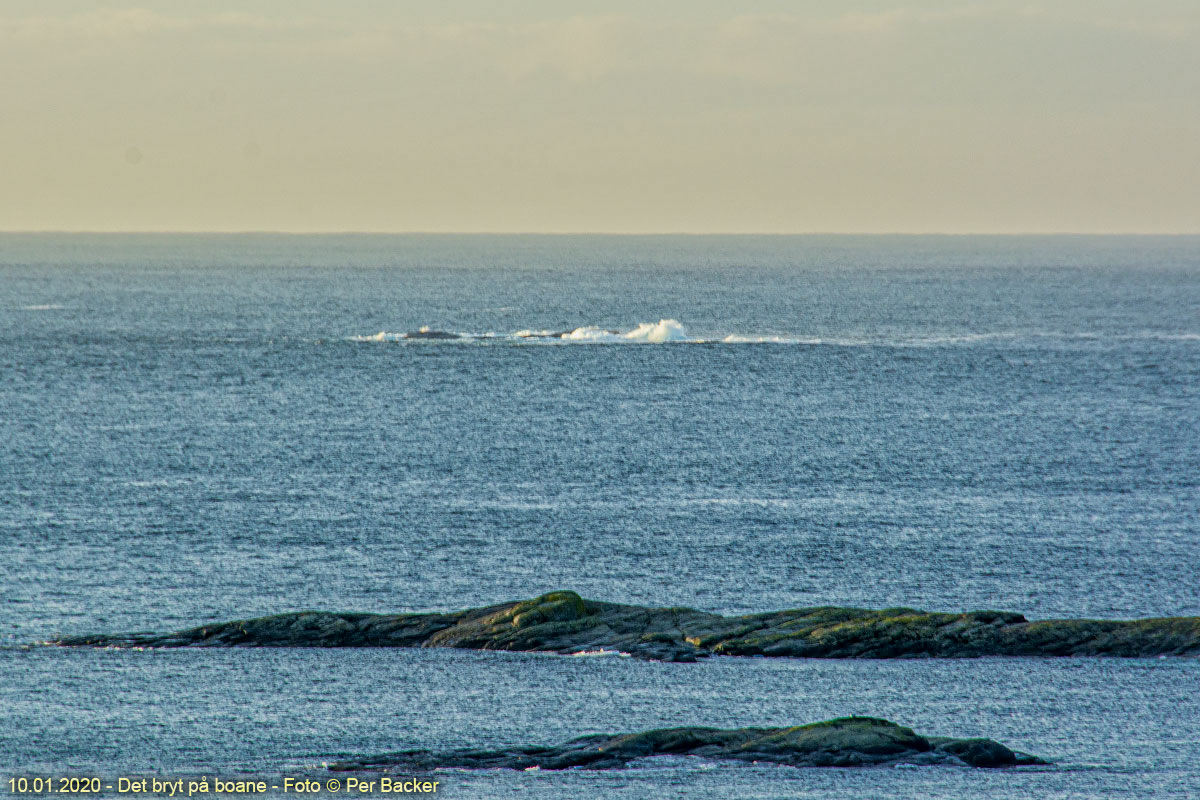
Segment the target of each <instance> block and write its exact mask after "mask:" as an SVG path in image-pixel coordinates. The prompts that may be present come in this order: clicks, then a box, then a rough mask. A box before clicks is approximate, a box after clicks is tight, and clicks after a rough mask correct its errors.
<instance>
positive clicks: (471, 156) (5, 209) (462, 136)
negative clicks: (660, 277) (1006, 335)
mask: <svg viewBox="0 0 1200 800" xmlns="http://www.w3.org/2000/svg"><path fill="white" fill-rule="evenodd" d="M498 8H499V10H498ZM0 75H3V76H4V79H3V80H2V81H0V229H3V230H98V231H108V230H184V231H203V230H279V231H342V230H367V231H498V232H508V231H546V232H566V231H613V232H696V233H707V232H807V231H829V232H843V231H844V232H885V231H896V232H948V233H958V232H1053V231H1074V232H1097V233H1104V232H1146V233H1171V232H1190V233H1196V232H1200V3H1198V2H1196V0H1146V1H1145V2H1136V3H1135V2H1130V1H1129V0H1122V1H1121V2H1113V1H1111V0H1054V2H1042V3H1031V2H1015V1H1014V2H1008V1H1007V0H996V2H935V0H923V1H918V0H896V2H892V3H881V2H854V1H853V0H851V1H848V2H842V1H840V0H839V1H834V0H829V1H828V2H816V1H810V2H802V1H800V0H792V1H791V2H782V1H780V2H758V3H737V4H734V3H719V2H711V1H709V0H661V1H660V2H652V3H644V2H643V3H634V2H622V1H621V0H609V1H608V2H604V3H600V2H561V0H560V1H559V2H549V0H540V1H539V0H529V1H528V2H519V3H495V2H484V1H483V0H470V1H468V0H457V1H455V0H444V1H443V2H391V1H390V0H388V1H385V0H343V1H342V2H337V3H333V2H315V1H314V0H240V1H239V2H227V1H226V0H211V1H208V2H203V3H179V2H152V1H151V0H146V1H145V2H140V3H137V4H136V5H125V4H121V3H115V4H114V3H103V2H82V1H77V2H67V1H65V0H37V1H36V2H35V1H34V0H6V2H5V3H4V4H3V6H2V7H0Z"/></svg>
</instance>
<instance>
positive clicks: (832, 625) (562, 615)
mask: <svg viewBox="0 0 1200 800" xmlns="http://www.w3.org/2000/svg"><path fill="white" fill-rule="evenodd" d="M45 644H51V645H59V646H64V647H81V646H90V647H193V646H199V647H455V648H465V649H475V650H511V651H524V652H551V653H563V654H570V653H580V652H591V651H597V650H612V651H618V652H622V653H627V654H629V655H631V656H634V657H637V658H644V659H652V660H660V661H695V660H697V659H699V658H703V657H705V656H710V655H725V656H771V657H793V658H972V657H978V656H1127V657H1149V656H1162V655H1174V656H1183V655H1197V654H1200V617H1164V618H1159V619H1141V620H1088V619H1059V620H1042V621H1030V620H1027V619H1025V617H1023V616H1022V615H1020V614H1016V613H1012V612H1007V611H968V612H965V613H939V612H929V611H916V610H913V609H911V608H889V609H884V610H868V609H861V608H839V607H833V606H823V607H818V608H800V609H793V610H789V611H774V612H766V613H760V614H746V615H743V616H729V617H726V616H721V615H719V614H711V613H708V612H705V611H697V610H695V609H691V608H649V607H645V606H634V605H623V604H620V603H606V602H601V601H596V600H585V599H583V598H582V597H580V596H579V595H578V594H576V593H574V592H569V591H562V592H551V593H549V594H545V595H542V596H541V597H536V598H534V599H532V600H521V601H514V602H509V603H501V604H499V605H494V606H488V607H486V608H473V609H468V610H466V611H458V612H452V613H428V614H365V613H337V612H328V611H298V612H293V613H287V614H277V615H275V616H270V617H259V618H256V619H247V620H238V621H234V622H221V623H214V624H211V625H204V626H202V627H197V628H191V629H188V630H184V631H177V632H174V633H122V634H107V635H105V634H102V635H87V636H67V637H63V638H60V639H56V640H53V641H50V642H46V643H45Z"/></svg>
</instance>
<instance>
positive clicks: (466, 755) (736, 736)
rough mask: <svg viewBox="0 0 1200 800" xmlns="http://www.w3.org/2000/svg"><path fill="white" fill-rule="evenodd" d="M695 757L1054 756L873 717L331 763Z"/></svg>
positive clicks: (564, 765)
mask: <svg viewBox="0 0 1200 800" xmlns="http://www.w3.org/2000/svg"><path fill="white" fill-rule="evenodd" d="M668 755H670V756H694V757H698V758H704V759H709V760H734V761H747V762H758V763H774V764H784V765H787V766H793V767H861V766H879V765H886V764H919V765H946V766H959V767H964V766H965V767H986V768H993V767H1015V766H1025V765H1034V764H1045V763H1046V762H1045V761H1043V760H1041V759H1040V758H1037V757H1036V756H1031V755H1028V754H1026V753H1020V752H1017V751H1014V750H1010V749H1009V748H1008V747H1005V746H1004V745H1002V744H1000V743H999V742H996V741H993V740H991V739H952V738H946V737H925V736H920V735H918V734H916V733H914V732H913V731H912V729H910V728H905V727H902V726H900V725H897V724H896V723H894V722H888V721H887V720H882V719H874V718H872V717H843V718H841V719H833V720H828V721H826V722H817V723H813V724H811V725H799V726H796V727H792V728H737V729H732V730H724V729H720V728H665V729H661V730H652V731H644V732H642V733H620V734H594V735H591V736H583V737H581V738H578V739H572V740H571V741H569V742H565V743H563V744H561V745H557V746H552V747H511V748H504V749H499V750H472V749H467V750H450V751H446V752H440V753H439V752H433V751H429V750H408V751H404V752H398V753H388V754H383V755H377V756H370V757H366V758H359V759H349V760H346V761H340V762H337V763H334V764H331V765H329V769H331V770H334V771H338V772H357V771H375V770H383V771H398V772H424V771H430V770H435V769H517V770H524V769H535V768H536V769H547V770H557V769H573V768H574V769H616V768H620V767H624V766H626V765H628V764H630V763H631V762H634V761H638V760H640V759H644V758H651V757H653V756H668Z"/></svg>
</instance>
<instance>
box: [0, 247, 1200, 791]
mask: <svg viewBox="0 0 1200 800" xmlns="http://www.w3.org/2000/svg"><path fill="white" fill-rule="evenodd" d="M422 328H424V329H425V332H424V334H423V335H421V336H419V337H408V336H406V334H408V333H410V332H418V331H421V330H422ZM439 333H440V334H445V335H447V336H446V337H441V336H439V337H438V338H430V337H431V336H437V335H438V334H439ZM564 333H565V334H567V336H566V337H563V336H561V335H560V334H564ZM449 335H453V336H452V337H450V336H449ZM554 589H573V590H575V591H578V592H579V593H580V594H582V595H584V596H585V597H590V598H595V599H601V600H611V601H620V602H629V603H642V604H654V605H689V606H694V607H698V608H703V609H707V610H712V611H717V612H723V613H744V612H752V611H765V610H773V609H780V608H789V607H799V606H813V605H853V606H864V607H872V608H882V607H890V606H910V607H915V608H924V609H932V610H962V609H976V608H998V609H1005V610H1012V611H1019V612H1021V613H1024V614H1025V615H1026V616H1028V617H1030V618H1031V619H1033V618H1052V617H1119V618H1129V617H1143V616H1167V615H1200V237H1086V236H1081V237H1074V236H1056V237H1032V236H1031V237H1024V236H1016V237H982V236H978V237H977V236H969V237H937V236H930V237H925V236H896V237H890V236H861V237H860V236H798V237H756V236H748V237H738V236H714V237H694V236H679V237H673V236H631V237H623V236H488V235H475V236H436V235H407V236H384V235H378V236H376V235H321V236H289V235H267V234H262V235H258V234H254V235H182V234H178V235H177V234H171V235H153V234H147V235H86V234H0V781H2V783H0V792H7V791H8V789H9V783H8V781H9V778H10V776H14V775H34V774H40V775H62V774H73V775H100V776H105V777H106V778H114V779H115V778H116V777H118V776H129V775H156V774H157V775H175V776H200V775H207V776H209V777H213V776H216V775H220V776H231V775H238V774H241V775H254V776H259V775H262V776H280V775H289V776H301V775H318V776H321V777H328V776H326V775H324V774H323V772H322V769H321V765H322V762H326V761H332V760H335V759H337V758H339V757H344V756H347V755H355V754H363V753H376V752H383V751H388V750H398V749H406V748H415V747H427V748H433V749H441V748H449V747H466V746H476V745H478V746H490V745H504V744H537V743H555V742H558V741H560V740H563V739H567V738H571V737H574V736H576V735H582V734H586V733H593V732H599V731H623V730H624V731H634V730H642V729H646V728H652V727H662V726H674V725H710V726H717V727H741V726H747V725H789V724H800V723H806V722H812V721H817V720H820V719H825V718H828V717H834V716H845V715H849V714H866V715H871V716H881V717H885V718H888V719H891V720H893V721H895V722H899V723H901V724H904V725H908V726H910V727H912V728H914V729H915V730H917V731H918V732H919V733H924V734H931V735H947V736H964V737H965V736H988V737H991V738H995V739H997V740H999V741H1002V742H1004V743H1005V744H1007V745H1009V746H1011V747H1013V748H1015V749H1019V750H1023V751H1026V752H1030V753H1034V754H1037V755H1039V756H1042V757H1044V758H1046V759H1049V760H1051V761H1053V762H1054V764H1053V765H1052V766H1049V767H1040V768H1023V769H1019V770H999V771H988V770H968V769H954V768H944V767H943V768H933V767H925V768H899V769H896V768H872V769H852V770H843V769H791V768H786V767H766V766H756V765H749V766H748V765H738V766H730V765H725V764H707V763H704V762H701V761H699V760H688V759H663V760H656V761H651V762H647V763H645V764H644V765H642V766H638V767H635V768H632V769H627V770H619V771H611V772H581V771H569V772H558V773H556V772H545V771H543V772H525V773H521V772H502V771H497V772H480V773H468V772H446V773H439V775H440V778H439V780H441V782H442V783H441V790H440V791H439V794H444V795H446V796H449V797H457V798H492V797H497V798H517V797H521V798H577V797H578V798H584V797H587V798H595V797H608V796H611V797H622V798H625V797H628V798H661V797H695V798H722V799H723V800H724V799H725V798H878V797H889V798H954V799H955V800H963V799H968V798H980V799H982V798H987V799H988V800H999V799H1005V798H1012V799H1015V798H1030V799H1033V798H1036V799H1037V800H1043V799H1044V798H1063V799H1066V798H1072V799H1074V798H1080V799H1082V798H1094V797H1122V798H1146V797H1168V798H1194V797H1197V796H1200V660H1198V659H1128V660H1126V659H1061V660H1036V659H977V660H963V661H939V660H913V661H879V662H871V661H812V660H803V659H799V660H769V659H731V658H716V659H711V660H709V661H706V662H703V663H700V664H659V663H644V662H638V661H635V660H633V659H628V658H621V657H619V656H613V657H564V656H550V655H538V654H509V653H478V652H466V651H447V650H353V649H347V650H306V649H279V650H273V649H272V650H253V649H246V650H176V651H143V652H139V651H111V650H97V651H87V650H60V649H54V648H46V647H29V646H28V645H30V644H31V643H33V642H37V641H39V640H44V639H47V638H50V637H54V636H56V635H59V634H80V633H86V632H114V631H127V630H164V629H176V628H181V627H187V626H192V625H198V624H202V623H204V622H208V621H213V620H225V619H233V618H238V617H246V616H257V615H263V614H271V613H276V612H281V611H287V610H298V609H306V608H313V609H333V610H346V611H373V612H394V611H428V610H448V609H459V608H464V607H468V606H476V605H485V604H489V603H495V602H500V601H505V600H511V599H517V598H524V597H529V596H533V595H536V594H540V593H543V592H546V591H550V590H554Z"/></svg>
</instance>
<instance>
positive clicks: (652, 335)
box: [562, 319, 697, 343]
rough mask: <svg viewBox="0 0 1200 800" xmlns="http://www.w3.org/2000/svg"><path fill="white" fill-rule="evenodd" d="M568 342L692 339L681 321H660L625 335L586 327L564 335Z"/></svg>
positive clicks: (674, 340) (639, 326)
mask: <svg viewBox="0 0 1200 800" xmlns="http://www.w3.org/2000/svg"><path fill="white" fill-rule="evenodd" d="M562 339H563V341H566V342H610V343H618V342H654V343H660V342H690V341H697V340H694V339H691V338H690V337H689V336H688V334H687V331H686V330H684V327H683V325H681V324H679V320H674V319H660V320H659V321H658V322H642V323H639V324H638V326H637V327H636V328H634V329H633V330H631V331H626V332H624V333H622V332H620V331H611V330H608V329H606V328H598V327H596V326H595V325H585V326H584V327H582V328H576V329H575V330H573V331H571V332H570V333H564V334H563V335H562Z"/></svg>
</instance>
